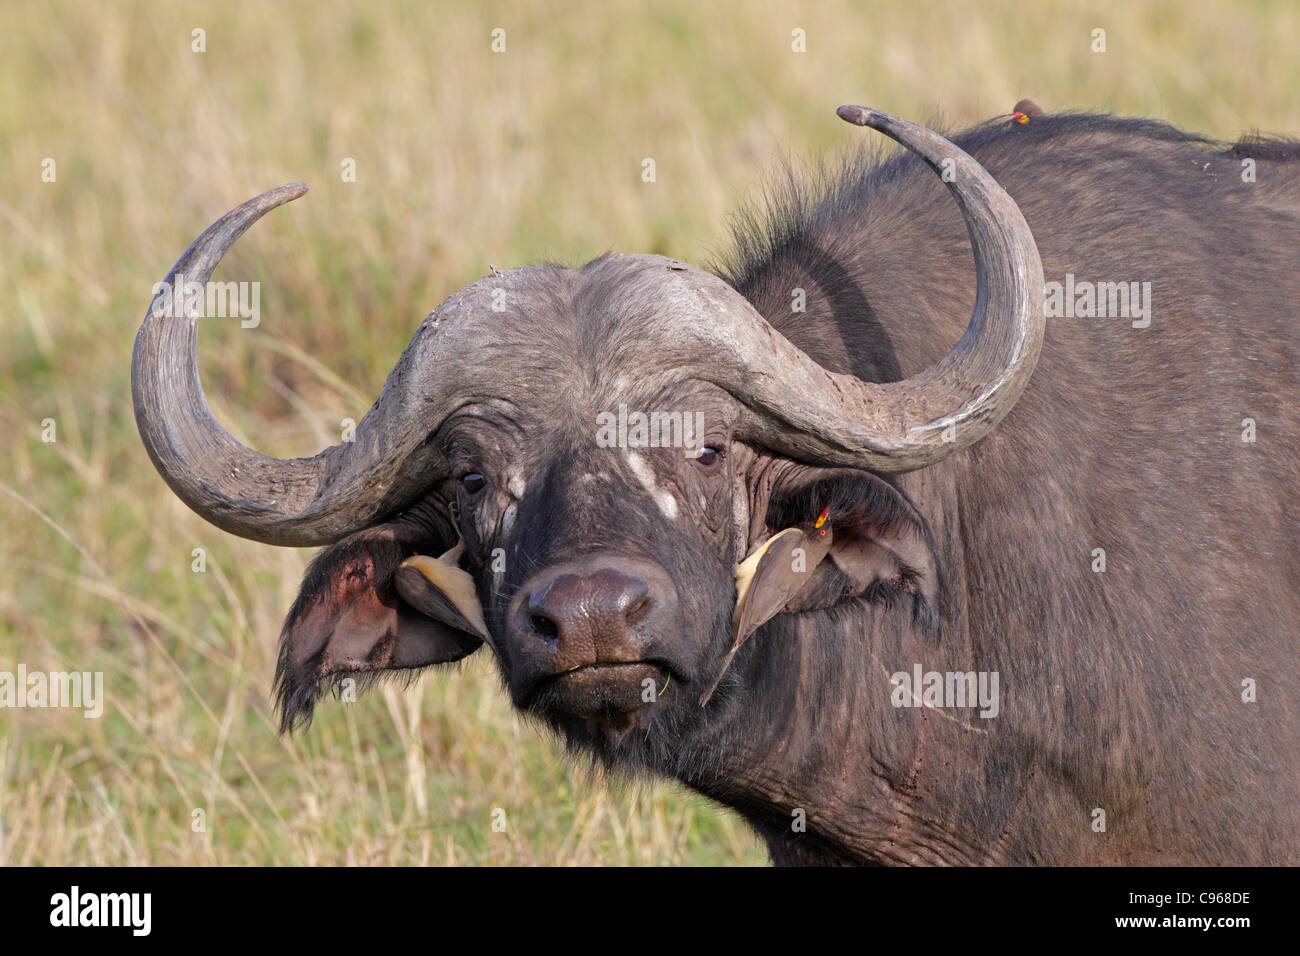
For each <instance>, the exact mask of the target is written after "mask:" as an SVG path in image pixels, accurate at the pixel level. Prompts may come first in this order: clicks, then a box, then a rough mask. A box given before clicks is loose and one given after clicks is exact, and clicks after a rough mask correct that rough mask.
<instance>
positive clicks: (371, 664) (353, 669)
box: [276, 525, 485, 731]
mask: <svg viewBox="0 0 1300 956" xmlns="http://www.w3.org/2000/svg"><path fill="white" fill-rule="evenodd" d="M419 544H420V542H418V541H413V540H411V534H410V531H409V529H407V528H404V527H403V526H400V525H381V526H380V527H378V528H371V529H369V530H366V531H361V532H358V533H357V534H354V535H351V536H350V537H348V538H345V539H343V540H342V541H340V542H339V543H338V544H335V545H333V546H332V547H330V548H327V549H326V550H325V551H323V552H322V553H321V554H320V555H319V556H318V557H317V558H316V559H315V560H314V561H313V562H312V563H311V566H310V567H309V568H308V569H307V574H306V575H305V577H304V578H303V584H302V590H301V591H300V592H299V594H298V599H297V600H296V601H295V602H294V605H293V607H292V608H291V609H290V611H289V614H288V616H287V617H286V619H285V622H284V629H283V630H282V631H281V634H280V657H279V663H278V666H277V668H276V692H277V696H278V698H279V705H280V729H281V731H285V730H292V729H293V728H294V727H296V726H298V725H300V724H306V723H309V722H310V721H311V716H312V711H313V710H314V708H315V705H316V701H317V700H319V699H320V697H321V695H322V694H323V693H325V692H326V691H328V690H338V689H339V688H340V686H341V685H342V682H343V681H344V680H346V679H348V678H353V679H356V680H357V681H358V683H359V684H361V685H362V687H364V686H366V685H368V684H369V683H371V682H373V681H375V680H377V679H378V678H379V677H381V676H383V675H384V674H385V673H391V672H398V671H406V672H408V673H410V672H413V671H414V670H415V669H417V668H421V667H427V666H429V665H431V664H445V663H448V662H450V661H455V660H459V659H460V658H462V657H465V656H467V655H469V654H472V653H473V652H474V651H475V650H477V649H478V647H479V645H480V644H481V643H482V642H483V637H484V630H485V629H484V628H483V627H482V611H481V609H478V611H477V620H470V619H469V618H472V617H473V612H470V611H468V609H467V608H465V601H464V597H463V595H458V599H457V600H453V601H450V602H445V603H446V604H447V605H448V606H449V607H450V608H451V611H450V612H447V611H446V610H445V609H443V610H444V613H441V614H440V613H436V612H435V613H430V612H431V611H435V607H436V604H437V602H436V600H435V599H434V598H433V597H431V596H430V593H429V592H430V591H433V590H434V588H432V587H429V588H424V587H421V588H418V589H412V590H411V593H412V594H413V595H415V596H417V597H418V598H419V600H417V601H416V602H411V601H408V600H406V599H404V598H403V596H402V594H401V593H400V592H401V591H402V590H405V588H403V587H402V586H401V585H399V582H398V580H397V575H398V571H399V568H400V567H401V565H402V563H403V561H405V560H406V559H407V558H408V557H409V556H410V555H411V554H412V552H413V551H414V550H416V548H417V546H418V545H419ZM429 544H433V545H434V547H437V544H436V543H435V542H426V543H425V546H426V547H427V546H428V545H429ZM456 556H459V551H457V552H456ZM427 560H430V561H432V560H434V559H427ZM408 570H410V569H408ZM452 570H453V569H452V567H451V566H450V565H448V566H446V571H447V576H448V577H449V578H453V579H454V575H452V573H451V572H452ZM454 571H455V574H456V575H463V576H464V578H465V580H468V579H469V575H468V574H466V573H465V572H464V571H461V570H460V569H459V568H458V567H457V568H454ZM410 573H411V574H414V575H415V576H416V577H422V576H421V575H420V574H419V573H418V572H416V571H413V570H410ZM471 590H472V586H471ZM474 606H475V608H476V609H477V607H478V606H477V598H474ZM462 608H465V609H463V610H462Z"/></svg>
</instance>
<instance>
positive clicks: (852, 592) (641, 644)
mask: <svg viewBox="0 0 1300 956" xmlns="http://www.w3.org/2000/svg"><path fill="white" fill-rule="evenodd" d="M840 115H841V116H842V117H844V118H845V119H847V120H849V121H850V122H854V123H857V124H859V125H864V126H870V127H872V128H874V129H877V130H880V131H882V132H884V133H886V134H887V135H889V136H891V137H892V138H894V139H896V140H898V141H899V142H901V143H903V144H904V145H905V146H907V147H908V148H909V149H911V150H912V151H914V152H916V153H917V154H919V155H920V156H921V157H922V158H923V159H924V160H925V161H926V162H927V163H928V164H929V165H930V166H931V167H932V168H934V169H935V170H936V172H944V173H945V175H944V180H945V182H946V183H947V185H948V186H949V188H950V190H951V192H952V195H953V196H954V197H955V198H956V200H957V202H958V203H959V205H960V207H961V210H962V212H963V214H964V216H965V218H966V222H967V225H968V228H969V233H970V237H971V242H972V246H973V250H974V258H975V265H976V273H977V277H978V292H977V298H976V305H975V309H974V313H973V315H972V316H971V318H970V321H969V324H968V327H967V329H966V332H965V334H964V335H963V336H962V338H961V340H960V341H959V342H958V343H957V344H956V346H955V347H954V348H953V349H952V351H951V352H950V354H948V355H947V356H946V357H945V358H944V359H943V360H942V361H941V362H939V363H938V364H936V365H934V366H932V367H931V368H929V369H927V370H925V371H924V372H922V373H920V374H918V375H915V376H913V377H911V378H907V379H905V380H902V381H896V382H888V383H878V382H868V381H863V380H860V379H858V378H855V377H853V376H851V375H845V374H836V373H834V372H831V371H828V370H826V369H825V368H823V367H821V366H820V365H818V364H817V363H816V362H815V361H813V359H812V358H810V357H809V356H808V355H807V354H806V353H805V352H803V351H800V350H799V349H797V348H796V347H794V346H793V345H792V344H791V343H790V342H789V341H788V340H787V339H786V338H784V337H783V336H782V335H781V334H779V333H778V332H777V331H776V330H775V329H773V328H772V326H771V325H769V324H768V322H767V321H765V320H764V318H763V317H762V316H760V315H759V313H758V312H757V311H755V309H754V307H753V306H752V305H751V304H750V302H749V301H747V300H746V299H745V298H744V297H743V296H742V295H741V294H740V293H739V292H737V291H736V290H735V289H734V288H732V287H731V286H730V285H728V284H727V283H726V282H724V281H723V280H722V279H720V278H718V277H717V276H714V275H712V274H709V273H706V272H703V271H700V270H698V269H695V268H693V267H691V266H688V265H684V264H682V263H679V262H676V261H674V260H671V259H666V258H662V257H659V256H646V255H630V256H606V257H602V258H600V259H597V260H595V261H593V262H591V263H588V264H587V265H585V266H583V267H581V268H578V269H564V268H559V267H552V266H543V267H530V268H520V269H512V270H509V271H506V272H503V273H497V272H496V270H493V274H492V275H491V276H488V277H486V278H484V279H481V280H479V281H478V282H475V283H474V284H472V285H470V286H468V287H467V288H465V289H462V290H461V291H460V292H457V293H456V294H455V295H453V296H452V297H451V298H449V299H448V300H447V301H446V302H444V303H443V304H442V305H440V306H439V307H438V308H437V309H436V310H435V311H434V312H433V313H432V314H431V315H430V316H429V317H428V318H427V319H425V321H424V322H423V324H422V325H421V326H420V328H419V330H418V331H417V332H416V334H415V336H414V338H413V339H412V341H411V343H410V345H409V346H408V347H407V349H406V351H405V352H404V353H403V355H402V357H401V358H400V359H399V360H398V362H397V365H396V367H395V368H394V369H393V371H392V373H391V374H390V375H389V378H388V381H387V383H386V384H385V385H384V388H383V391H382V393H381V394H380V396H379V398H378V400H377V401H376V402H375V405H374V407H373V408H371V410H370V411H369V413H368V414H367V415H366V416H365V417H364V419H363V420H362V421H361V423H360V425H359V426H358V428H357V430H356V434H355V439H354V440H353V441H349V442H346V443H344V444H340V445H337V446H335V447H332V448H328V449H326V450H325V451H323V452H321V453H320V454H319V455H316V456H315V457H313V458H302V459H294V460H291V461H285V460H279V459H275V458H271V457H268V456H266V455H263V454H260V453H258V452H256V451H253V450H251V449H249V448H247V447H245V446H244V445H242V444H240V443H239V442H237V441H236V440H235V439H233V438H232V437H231V436H230V435H229V434H228V433H227V432H226V431H225V430H224V429H223V428H222V427H221V426H220V425H219V424H218V423H217V422H216V420H215V419H214V418H213V416H212V414H211V412H210V411H209V409H208V406H207V403H206V401H205V399H204V396H203V392H202V388H201V386H200V384H199V377H198V367H197V357H196V354H195V352H196V320H195V319H194V318H191V317H187V316H181V315H178V316H172V315H169V314H167V310H159V309H155V308H152V307H151V309H150V311H149V313H148V315H147V316H146V318H145V321H144V324H143V326H142V327H141V330H140V333H139V336H138V338H137V340H136V347H135V356H134V367H133V389H134V398H135V412H136V418H137V421H138V423H139V427H140V433H141V435H142V437H143V439H144V443H145V446H146V448H147V449H148V451H149V454H150V456H151V457H152V458H153V461H154V464H155V465H156V466H157V468H158V470H159V472H161V474H162V475H163V477H164V478H165V479H166V481H167V482H168V484H169V485H170V486H171V487H172V489H173V490H174V491H175V492H176V494H177V495H179V496H180V497H181V498H182V499H183V500H184V501H185V502H186V503H187V504H188V505H189V506H190V507H191V508H193V509H194V510H195V511H197V512H198V513H199V514H200V515H202V516H203V517H204V518H206V519H207V520H209V521H211V522H212V523H213V524H216V525H217V526H219V527H221V528H223V529H225V530H227V531H229V532H231V533H233V534H237V535H242V536H244V537H248V538H253V539H256V540H259V541H265V542H268V543H271V544H277V545H291V546H309V545H322V544H324V545H329V547H328V548H327V549H326V550H325V551H323V552H322V553H321V554H320V555H319V556H318V557H317V558H316V560H315V561H314V562H313V563H312V565H311V568H310V570H309V571H308V573H307V576H306V579H305V581H304V583H303V588H302V592H301V594H300V595H299V597H298V600H297V601H296V603H295V604H294V606H293V608H292V609H291V611H290V612H289V615H288V618H287V620H286V623H285V626H284V632H283V636H282V644H281V656H280V664H279V675H278V686H279V693H280V702H281V708H282V714H283V721H284V725H285V726H286V727H292V726H293V725H294V724H295V723H297V722H299V721H301V720H305V719H307V718H309V717H310V715H311V712H312V708H313V706H314V704H315V702H316V701H317V699H318V697H319V696H320V695H321V694H322V693H323V692H324V691H326V690H328V689H329V688H330V687H331V686H334V685H337V683H338V682H339V681H341V680H342V679H344V678H357V679H361V680H363V681H364V680H367V679H372V678H374V677H375V676H378V675H382V674H384V673H388V672H393V671H400V670H410V669H414V668H420V667H424V666H428V665H432V664H438V663H443V662H448V661H453V660H456V659H459V658H461V657H464V656H466V655H468V654H470V653H473V652H474V651H475V650H476V649H478V648H479V647H480V646H481V645H482V644H487V645H489V647H490V648H491V650H492V652H493V653H494V655H495V657H496V660H497V661H498V663H499V665H500V669H501V673H502V675H503V678H504V680H505V683H506V685H507V687H508V689H509V692H510V694H511V696H512V698H513V700H514V702H515V703H516V704H517V705H518V706H519V707H521V708H523V709H525V710H528V711H530V712H532V713H535V714H537V715H539V716H541V717H542V718H543V719H545V720H546V721H548V722H549V723H551V724H552V725H553V726H555V727H557V728H558V729H560V730H561V731H563V732H564V733H565V734H566V735H567V736H568V738H569V739H570V740H575V741H581V742H583V743H586V744H588V745H589V746H591V747H593V748H595V749H596V750H597V751H598V752H601V753H603V754H605V755H612V754H614V753H615V752H617V751H620V750H621V751H622V752H624V753H628V754H630V755H632V757H633V759H635V753H636V752H638V748H643V749H645V750H646V752H647V753H649V752H650V750H651V749H653V748H655V747H657V748H660V749H661V750H663V749H665V748H668V749H671V747H672V746H673V742H674V741H675V740H679V739H680V738H681V734H682V733H683V732H685V731H686V730H688V729H689V728H691V727H692V726H695V725H698V724H699V723H700V722H703V721H707V720H708V719H709V715H710V713H711V712H712V711H714V710H715V709H716V708H725V707H726V706H727V702H728V700H730V699H734V698H735V696H736V694H737V692H738V691H739V690H741V684H742V682H741V679H740V678H739V677H737V676H735V674H734V673H732V671H731V670H730V669H729V668H730V665H731V662H732V660H733V656H734V655H735V654H736V652H737V650H738V649H739V648H740V647H741V646H742V644H743V643H744V642H745V641H746V640H747V639H748V638H749V637H750V636H751V635H752V634H753V633H754V632H755V631H756V630H757V629H759V628H760V627H762V626H763V625H764V624H766V623H767V622H769V621H770V620H771V619H773V618H774V617H777V616H780V615H798V614H800V613H805V612H810V611H815V610H818V609H826V608H833V607H835V606H836V605H839V604H841V603H845V602H858V603H862V604H866V605H872V606H876V607H879V608H880V609H881V613H885V612H888V613H903V614H906V615H908V619H909V621H911V622H912V623H913V624H914V625H915V626H918V627H921V628H926V627H932V626H933V617H934V588H935V580H936V568H935V561H936V559H935V557H934V550H933V547H932V544H931V542H930V541H929V539H928V535H927V531H926V525H925V523H924V521H923V520H922V519H921V518H920V516H919V515H918V514H917V513H916V511H915V509H914V508H913V507H912V505H911V503H910V502H909V501H908V500H907V498H906V497H905V496H904V495H903V494H902V493H901V492H900V491H899V490H898V489H897V488H896V487H895V485H894V484H893V483H892V482H891V479H890V476H892V475H895V474H899V473H902V472H907V471H912V470H915V469H919V468H924V467H926V466H928V465H931V464H933V463H935V462H937V461H939V460H941V459H942V458H944V457H946V456H947V455H950V454H951V453H953V452H954V451H956V450H958V449H960V448H963V447H965V446H967V445H969V444H971V443H972V442H975V441H977V440H978V439H979V438H980V437H981V436H983V435H985V434H987V433H988V432H989V431H990V430H991V429H992V428H993V427H994V426H995V425H996V424H997V423H998V421H999V420H1000V419H1001V418H1002V417H1003V416H1004V415H1005V414H1006V413H1007V412H1008V411H1009V410H1010V409H1011V407H1012V406H1013V404H1014V403H1015V402H1016V400H1017V398H1018V397H1019V396H1020V394H1021V392H1022V390H1023V389H1024V387H1025V384H1026V382H1027V380H1028V378H1029V375H1030V373H1031V371H1032V369H1033V366H1034V363H1035V360H1036V358H1037V355H1038V351H1039V346H1040V344H1041V340H1042V332H1043V327H1042V322H1043V320H1042V310H1041V289H1042V288H1043V280H1042V269H1041V266H1040V264H1039V259H1038V253H1037V250H1036V248H1035V245H1034V242H1033V238H1032V236H1031V235H1030V232H1029V229H1028V227H1027V226H1026V224H1025V221H1024V219H1023V218H1022V217H1021V215H1020V212H1019V210H1018V209H1017V208H1016V206H1015V204H1014V203H1013V202H1012V201H1011V199H1010V198H1009V197H1008V196H1007V194H1006V193H1005V192H1004V191H1003V190H1002V189H1001V188H1000V187H999V186H998V185H997V184H996V183H995V182H994V181H993V180H992V178H991V177H990V176H989V175H988V174H987V173H986V172H985V171H984V170H983V169H982V168H981V167H980V166H979V165H978V164H977V163H976V162H975V161H974V160H973V159H971V158H970V157H969V156H967V155H966V154H965V153H964V152H962V151H961V150H959V149H958V148H957V147H955V146H954V145H952V144H951V143H950V142H948V141H947V140H945V139H944V138H943V137H941V136H939V135H937V134H935V133H933V132H931V131H930V130H927V129H925V128H924V127H921V126H917V125H916V124H913V123H909V122H906V121H904V120H900V119H898V118H895V117H893V116H889V115H888V114H884V113H879V112H876V111H872V110H868V109H864V108H861V107H845V108H843V109H842V110H841V111H840ZM304 191H305V187H304V186H301V185H289V186H282V187H280V188H279V189H275V190H272V191H270V192H268V193H265V194H264V195H262V196H259V197H258V198H256V199H253V200H250V201H249V202H247V203H245V204H244V205H242V206H240V207H239V208H237V209H235V210H233V211H232V212H230V213H228V214H227V215H226V216H224V217H222V218H221V219H220V220H219V221H218V222H216V223H215V224H214V225H213V226H212V227H210V228H209V229H208V230H207V231H206V232H205V233H203V235H202V236H200V237H199V238H198V239H197V240H196V241H195V243H194V244H193V245H192V246H191V247H190V249H189V250H188V251H187V252H186V253H185V254H184V255H183V256H182V257H181V259H180V261H179V262H178V263H177V264H176V266H175V267H174V268H173V271H172V275H171V276H169V283H168V284H169V285H170V284H171V282H172V281H174V280H176V279H178V278H179V276H181V275H183V276H184V279H185V281H188V282H199V283H204V282H206V281H207V280H208V278H209V277H210V276H211V274H212V272H213V270H214V269H215V268H216V266H217V264H218V262H219V261H220V259H221V257H222V255H223V254H224V253H225V252H226V250H227V249H229V248H230V246H231V245H232V244H233V243H234V242H235V240H236V239H237V238H238V237H239V236H240V235H241V234H242V233H243V232H244V231H245V230H246V229H248V228H249V226H251V225H252V223H254V222H255V221H256V220H257V219H258V218H260V217H261V216H262V215H263V214H265V213H266V212H268V211H269V210H271V209H273V208H275V207H277V206H279V205H281V204H283V203H285V202H288V201H289V200H292V199H295V198H297V197H298V196H300V195H302V193H303V192H304ZM633 730H636V731H638V732H637V733H635V734H629V732H630V731H633Z"/></svg>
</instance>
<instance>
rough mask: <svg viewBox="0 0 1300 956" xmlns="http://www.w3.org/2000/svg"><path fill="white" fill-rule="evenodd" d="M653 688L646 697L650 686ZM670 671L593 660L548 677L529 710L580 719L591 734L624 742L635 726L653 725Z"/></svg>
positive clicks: (653, 665) (552, 715) (556, 716)
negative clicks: (657, 703)
mask: <svg viewBox="0 0 1300 956" xmlns="http://www.w3.org/2000/svg"><path fill="white" fill-rule="evenodd" d="M646 681H650V682H651V684H652V685H653V687H654V690H653V691H652V692H651V694H650V695H649V696H650V697H651V699H650V700H647V699H646V697H647V694H646V690H647V688H648V687H650V686H651V684H647V683H646ZM667 681H668V672H667V671H665V670H664V668H662V667H659V666H658V665H655V664H649V663H645V662H636V663H626V664H593V665H589V666H586V667H580V668H578V669H576V670H572V671H569V672H567V673H564V674H558V675H556V676H555V677H552V678H551V679H550V680H548V681H547V682H546V683H545V684H544V685H543V686H542V687H541V688H540V689H539V690H538V692H537V694H536V695H535V697H534V698H533V700H532V702H531V703H530V706H529V709H530V710H532V711H535V712H537V713H539V714H542V715H544V716H546V717H550V718H552V719H559V720H561V721H564V720H565V719H566V718H567V719H568V720H572V719H574V718H577V719H578V720H580V721H581V722H582V723H583V724H584V725H585V726H586V729H587V731H588V732H589V733H590V734H591V735H592V737H596V738H600V737H603V738H605V739H606V740H608V741H609V742H610V743H614V744H617V743H620V742H621V741H622V740H623V738H624V737H626V736H627V735H628V734H629V733H630V732H631V731H633V730H635V729H637V728H644V727H647V726H649V723H650V718H651V716H652V714H653V711H654V701H655V699H656V697H657V694H658V691H659V689H660V688H662V687H663V686H664V684H665V683H667Z"/></svg>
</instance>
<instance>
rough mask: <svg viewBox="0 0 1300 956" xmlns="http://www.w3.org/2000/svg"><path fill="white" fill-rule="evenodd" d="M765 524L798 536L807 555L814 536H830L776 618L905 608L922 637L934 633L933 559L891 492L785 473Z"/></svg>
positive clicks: (842, 472)
mask: <svg viewBox="0 0 1300 956" xmlns="http://www.w3.org/2000/svg"><path fill="white" fill-rule="evenodd" d="M819 520H820V521H821V522H822V525H821V527H820V528H816V527H815V525H816V522H817V521H819ZM766 523H767V525H768V527H771V528H777V529H780V528H787V527H799V528H802V529H803V531H804V534H805V536H806V537H807V538H808V541H809V547H810V548H815V547H816V542H817V541H819V540H820V541H823V542H824V540H825V539H824V538H817V537H816V536H817V535H818V534H819V533H820V531H821V530H827V529H828V530H829V532H830V534H829V535H827V537H829V538H830V539H831V540H830V543H829V547H828V548H826V550H824V551H820V552H816V556H817V557H818V559H819V560H818V561H817V563H816V564H814V562H813V561H812V560H808V562H807V568H808V575H807V576H806V580H804V581H803V582H802V584H801V586H800V587H799V588H798V589H797V590H794V591H792V592H791V594H790V596H789V597H788V599H787V601H786V603H785V604H784V605H783V607H782V610H783V611H786V612H798V611H811V610H817V609H820V608H829V607H833V606H834V605H836V604H839V603H841V602H843V601H849V600H854V599H857V598H866V599H868V600H870V601H874V602H877V603H882V604H889V605H893V604H895V603H898V602H902V601H906V600H911V601H913V612H914V620H915V621H916V623H917V624H918V625H920V626H921V628H922V630H924V631H926V632H927V633H929V632H931V631H932V630H933V629H934V627H935V626H936V623H937V612H936V608H937V600H938V567H939V563H938V558H937V557H936V555H935V552H934V548H933V546H932V544H931V540H930V534H929V531H928V528H927V525H926V522H925V519H924V518H923V517H922V516H921V514H920V513H919V512H918V511H917V510H916V507H915V506H914V505H913V504H912V503H911V502H910V501H909V500H908V499H907V497H906V496H905V495H904V494H903V493H902V492H901V491H899V490H898V489H897V488H895V487H893V486H892V485H890V484H888V483H887V482H885V481H883V480H881V479H880V478H878V477H876V476H875V475H872V474H870V473H869V472H861V471H855V470H852V469H843V468H833V469H814V468H805V467H797V468H793V469H790V470H789V471H787V473H786V474H785V475H783V476H782V480H780V481H779V482H777V483H776V484H775V486H774V487H773V488H772V492H771V497H770V499H769V502H768V507H767V510H766ZM822 554H824V555H825V560H821V559H820V556H821V555H822ZM813 556H814V552H810V553H809V558H811V557H813Z"/></svg>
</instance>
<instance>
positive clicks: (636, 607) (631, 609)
mask: <svg viewBox="0 0 1300 956" xmlns="http://www.w3.org/2000/svg"><path fill="white" fill-rule="evenodd" d="M650 604H651V601H650V594H649V592H648V591H647V592H646V593H645V594H642V595H641V596H640V597H638V598H636V599H635V600H633V601H632V602H631V603H630V604H629V605H628V607H627V609H626V610H625V611H624V612H623V620H625V621H626V622H627V623H629V624H635V623H637V622H638V621H640V620H642V619H643V618H644V617H645V616H646V615H647V614H649V613H650Z"/></svg>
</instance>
